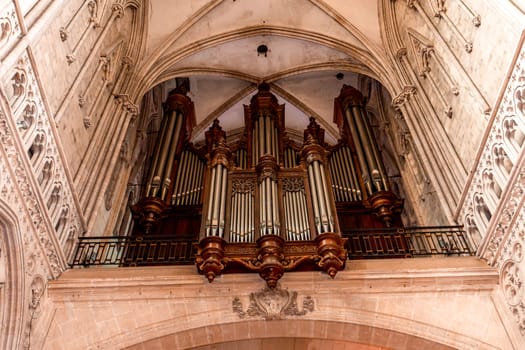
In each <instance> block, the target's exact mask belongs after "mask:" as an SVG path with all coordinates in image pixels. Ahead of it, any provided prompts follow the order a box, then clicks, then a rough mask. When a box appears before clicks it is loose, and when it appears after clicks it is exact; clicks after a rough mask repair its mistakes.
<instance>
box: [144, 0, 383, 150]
mask: <svg viewBox="0 0 525 350" xmlns="http://www.w3.org/2000/svg"><path fill="white" fill-rule="evenodd" d="M380 3H381V0H378V1H371V0H257V1H253V0H192V1H165V0H151V1H150V9H149V19H148V21H149V23H148V36H147V44H146V49H145V52H144V56H143V57H145V58H144V60H143V62H142V67H143V71H142V72H141V73H142V74H143V76H145V77H148V78H149V79H150V80H149V81H146V83H147V85H148V86H150V87H152V86H154V85H156V84H158V83H160V82H163V81H169V80H170V79H173V78H174V77H182V76H183V77H190V84H191V92H190V97H191V98H192V100H193V101H194V102H195V106H196V114H197V123H198V126H197V128H196V130H195V132H194V135H193V139H194V141H199V140H202V139H203V135H204V134H203V133H204V131H205V130H206V129H207V128H208V127H209V125H210V124H211V122H212V121H213V119H215V118H219V120H220V121H221V125H223V127H224V128H225V129H226V130H230V131H231V130H234V129H236V128H240V127H241V126H242V123H243V120H244V118H243V108H242V104H247V103H248V102H249V98H250V97H251V96H252V95H253V94H254V93H255V91H256V86H257V83H259V82H261V81H267V82H268V83H270V84H271V85H272V91H273V93H274V94H276V95H277V97H278V98H279V102H280V103H285V104H286V124H287V125H286V126H287V128H291V129H295V130H302V129H304V127H305V126H306V125H307V123H308V118H309V116H314V117H316V118H317V119H318V120H319V122H320V123H321V125H322V126H323V127H324V128H325V129H326V131H327V141H328V142H331V143H334V142H336V139H337V136H338V132H337V129H336V126H335V124H334V123H333V122H332V116H333V100H334V98H335V97H336V96H337V95H338V94H339V90H340V89H341V87H342V85H343V84H350V85H353V86H357V85H358V75H359V74H363V75H368V76H371V77H374V78H377V79H379V78H378V74H379V73H378V71H377V69H375V70H374V69H373V68H370V67H374V66H376V67H377V66H381V64H380V63H379V61H378V58H379V57H384V52H383V49H382V44H381V36H380V25H379V14H378V4H380ZM260 45H266V46H267V48H268V52H267V53H266V54H261V53H258V51H257V48H258V47H259V46H260ZM340 72H341V73H344V78H342V79H337V78H336V75H337V73H340ZM146 80H148V79H146ZM169 84H170V83H168V85H169ZM357 87H358V86H357Z"/></svg>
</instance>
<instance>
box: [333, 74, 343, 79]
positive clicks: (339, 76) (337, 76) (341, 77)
mask: <svg viewBox="0 0 525 350" xmlns="http://www.w3.org/2000/svg"><path fill="white" fill-rule="evenodd" d="M335 77H336V78H337V80H343V78H344V77H345V75H344V74H343V73H337V74H336V75H335Z"/></svg>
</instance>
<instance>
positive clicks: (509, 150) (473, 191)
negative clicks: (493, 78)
mask: <svg viewBox="0 0 525 350" xmlns="http://www.w3.org/2000/svg"><path fill="white" fill-rule="evenodd" d="M509 77H510V78H509V81H508V84H507V86H506V88H505V89H504V93H503V96H502V99H501V102H500V105H499V106H497V108H498V109H497V112H496V114H495V115H494V117H493V119H492V121H491V125H489V127H490V129H489V130H490V132H489V134H488V137H487V139H486V140H487V141H486V143H485V145H484V146H483V152H482V154H481V156H480V158H479V161H478V162H477V165H476V168H475V171H474V172H473V174H472V175H471V178H470V179H469V182H468V183H467V185H466V186H467V188H468V190H467V193H466V195H465V197H464V198H465V199H464V201H463V203H462V205H461V207H460V210H459V215H458V216H459V219H460V220H461V221H462V222H463V223H464V224H465V225H466V230H467V232H476V233H477V234H479V235H480V236H481V237H482V242H481V247H480V249H479V250H478V254H479V255H480V256H481V257H482V258H483V259H485V260H487V262H488V263H489V264H490V265H492V266H495V267H498V268H499V270H500V285H501V288H502V291H503V295H504V296H505V299H506V302H507V307H508V309H509V311H510V313H511V314H512V315H513V317H514V318H515V320H516V323H517V325H518V327H519V330H520V332H521V334H522V335H524V336H525V297H524V291H523V289H524V285H523V281H524V275H523V271H524V269H525V262H524V261H523V254H524V251H523V247H524V246H525V208H524V204H525V158H524V156H523V143H524V142H523V136H522V135H524V134H525V127H524V125H523V122H522V118H523V98H524V92H523V90H524V82H525V47H523V45H522V47H521V48H520V52H519V53H518V54H517V55H516V61H515V62H514V70H513V71H512V72H511V74H510V75H509ZM486 174H493V177H492V179H493V181H494V185H493V186H487V175H486ZM481 199H482V200H483V202H486V203H489V202H492V204H491V205H490V208H488V207H486V208H485V209H484V210H488V211H489V213H488V214H487V215H475V213H476V210H477V209H479V203H480V200H481ZM473 214H474V215H473ZM484 217H485V218H484ZM486 218H489V220H488V222H483V221H485V220H486Z"/></svg>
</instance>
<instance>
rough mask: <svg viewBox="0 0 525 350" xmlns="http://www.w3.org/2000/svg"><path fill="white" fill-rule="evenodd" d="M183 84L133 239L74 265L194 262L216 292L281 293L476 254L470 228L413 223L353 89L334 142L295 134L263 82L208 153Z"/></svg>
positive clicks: (80, 251) (80, 255)
mask: <svg viewBox="0 0 525 350" xmlns="http://www.w3.org/2000/svg"><path fill="white" fill-rule="evenodd" d="M181 81H182V82H181V84H180V85H179V86H177V88H176V89H174V90H172V91H171V92H170V93H169V95H168V97H167V99H166V100H165V102H164V103H163V106H164V114H163V117H162V121H161V125H160V128H159V131H158V135H157V139H156V141H155V142H154V144H155V147H154V148H153V149H152V151H151V155H150V157H149V162H148V164H146V166H145V167H144V171H143V182H142V185H141V189H140V193H141V194H140V199H139V200H138V201H136V203H132V204H130V206H129V210H130V214H131V220H130V222H131V225H130V226H129V227H128V230H127V232H126V234H124V235H114V236H101V237H93V236H91V237H81V238H80V239H79V243H78V246H77V248H76V250H75V252H74V256H73V258H72V261H71V265H72V266H76V267H91V266H96V265H112V266H118V267H133V266H153V265H190V264H195V265H196V268H197V271H198V273H200V274H202V275H203V276H205V277H206V279H207V280H208V281H209V282H212V281H213V280H214V279H215V278H216V277H217V276H220V275H222V274H228V273H258V274H259V275H260V276H261V278H262V279H264V280H265V281H266V283H267V285H268V287H269V288H275V286H276V285H277V283H278V281H279V279H280V278H281V277H282V276H283V274H285V273H289V272H293V271H316V270H318V271H322V272H324V273H326V274H327V275H328V276H330V277H331V278H336V275H337V273H338V272H339V271H341V270H343V269H344V268H345V265H346V262H347V261H348V260H349V259H350V260H357V259H384V258H402V259H412V258H418V257H428V256H436V255H441V256H450V255H454V256H470V255H474V254H475V252H476V248H477V247H476V244H475V242H472V241H471V239H470V238H469V236H468V235H467V234H466V232H465V231H464V230H463V228H462V227H460V226H432V227H423V226H417V227H414V226H405V225H404V223H403V210H404V207H405V202H404V199H403V198H402V197H401V196H400V191H399V188H396V186H393V184H392V181H391V179H392V176H391V175H390V173H391V171H390V169H389V167H388V166H386V165H385V162H384V159H383V157H382V154H383V153H382V149H381V148H380V147H379V146H378V143H377V139H376V137H375V136H374V132H373V130H372V126H371V122H370V118H369V117H368V112H367V108H366V103H367V99H366V98H365V97H363V95H362V93H361V92H360V91H358V90H357V89H355V88H353V87H351V86H347V85H344V86H343V87H342V89H341V91H340V94H339V96H337V97H336V98H335V100H334V120H333V121H334V123H335V125H337V128H338V131H339V139H338V140H337V143H335V144H329V143H328V142H326V141H325V130H324V128H323V127H321V125H320V124H319V123H318V121H317V120H316V119H315V118H313V117H311V118H310V120H309V122H308V124H307V126H306V128H305V129H304V130H302V137H297V136H293V135H292V134H291V133H290V131H289V129H287V125H286V120H285V105H284V104H279V103H278V99H277V97H276V96H275V95H274V94H273V93H272V92H271V91H270V85H268V84H266V83H262V84H260V85H259V87H258V92H257V93H256V94H254V95H253V96H252V97H251V100H250V103H249V104H248V105H244V126H243V129H242V132H241V133H240V134H239V135H238V136H237V137H236V138H233V139H231V140H230V138H229V135H228V134H227V133H226V132H225V131H224V130H223V128H222V126H221V121H220V120H218V119H216V120H214V121H213V123H212V125H211V126H210V127H209V129H208V130H207V131H206V132H205V141H204V142H203V143H202V144H200V145H199V144H194V143H192V142H191V136H192V132H193V130H194V128H195V125H196V122H195V108H194V105H193V101H192V100H191V99H190V97H189V96H188V91H189V83H188V81H185V80H181Z"/></svg>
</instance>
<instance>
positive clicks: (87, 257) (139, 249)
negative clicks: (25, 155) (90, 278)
mask: <svg viewBox="0 0 525 350" xmlns="http://www.w3.org/2000/svg"><path fill="white" fill-rule="evenodd" d="M195 243H197V242H196V241H193V240H192V239H191V238H181V237H173V236H162V237H155V236H145V237H128V236H109V237H80V238H79V242H78V245H77V249H76V251H75V255H74V257H73V261H72V263H71V265H72V266H90V265H117V266H145V265H147V266H151V265H189V264H193V263H194V261H195V252H196V251H195V250H194V244H195Z"/></svg>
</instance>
